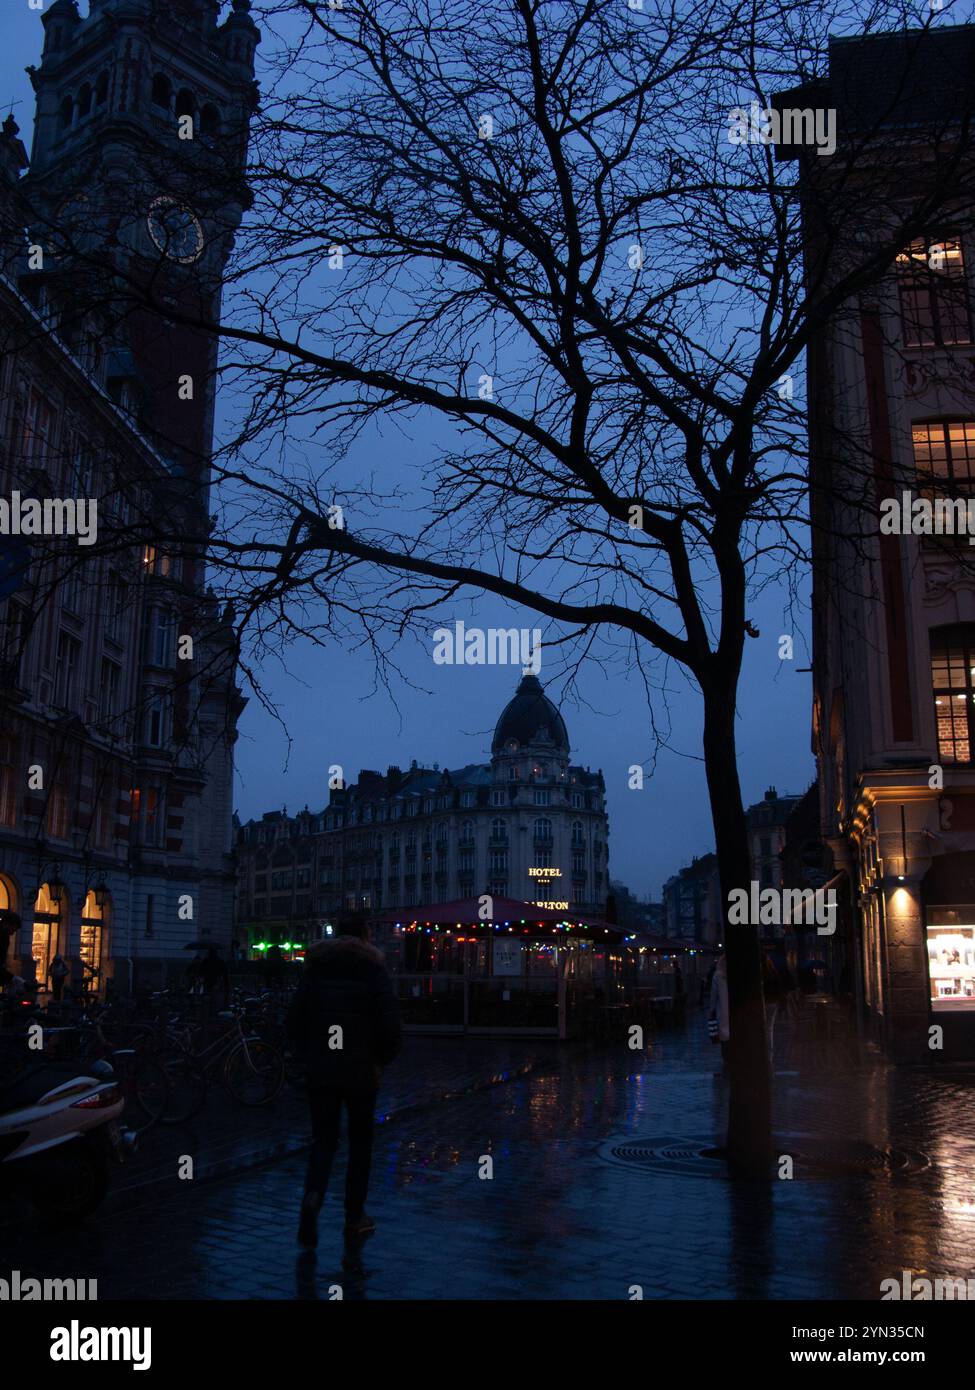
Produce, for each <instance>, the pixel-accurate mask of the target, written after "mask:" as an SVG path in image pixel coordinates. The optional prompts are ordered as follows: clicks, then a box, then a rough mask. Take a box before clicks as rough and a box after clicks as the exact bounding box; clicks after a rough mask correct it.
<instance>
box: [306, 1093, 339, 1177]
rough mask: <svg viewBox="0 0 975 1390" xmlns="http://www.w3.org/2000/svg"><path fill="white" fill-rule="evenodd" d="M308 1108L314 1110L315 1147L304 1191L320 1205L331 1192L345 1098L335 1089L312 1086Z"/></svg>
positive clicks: (312, 1123)
mask: <svg viewBox="0 0 975 1390" xmlns="http://www.w3.org/2000/svg"><path fill="white" fill-rule="evenodd" d="M308 1104H309V1106H310V1108H311V1133H312V1145H311V1152H310V1154H309V1155H308V1171H307V1175H306V1177H305V1191H306V1192H314V1193H316V1194H317V1195H318V1198H319V1201H320V1200H321V1198H322V1197H324V1196H325V1192H326V1189H327V1188H328V1179H329V1175H330V1174H331V1171H332V1163H333V1161H334V1159H335V1151H336V1149H337V1148H338V1146H339V1117H340V1115H341V1113H342V1095H341V1092H340V1091H337V1090H336V1089H335V1088H334V1087H332V1086H310V1087H309V1088H308Z"/></svg>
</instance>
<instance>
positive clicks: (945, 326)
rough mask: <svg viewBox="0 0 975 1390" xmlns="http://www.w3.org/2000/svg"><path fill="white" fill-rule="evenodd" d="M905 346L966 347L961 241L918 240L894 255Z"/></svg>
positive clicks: (951, 238) (968, 327) (965, 288)
mask: <svg viewBox="0 0 975 1390" xmlns="http://www.w3.org/2000/svg"><path fill="white" fill-rule="evenodd" d="M897 275H898V288H899V290H900V301H901V323H902V326H903V332H904V345H905V347H951V346H954V345H955V344H958V343H970V342H971V341H972V338H971V324H970V320H969V311H968V282H967V280H966V278H965V263H964V258H963V255H962V245H961V239H960V238H959V237H957V236H949V237H943V238H941V239H934V240H932V239H930V238H928V237H918V238H917V239H916V240H915V241H912V242H911V243H910V245H909V246H908V247H907V248H906V250H904V251H902V252H901V253H900V255H899V256H898V257H897Z"/></svg>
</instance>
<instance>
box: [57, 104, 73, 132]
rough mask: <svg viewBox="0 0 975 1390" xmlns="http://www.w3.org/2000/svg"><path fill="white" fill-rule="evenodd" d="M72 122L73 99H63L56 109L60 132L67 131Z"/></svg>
mask: <svg viewBox="0 0 975 1390" xmlns="http://www.w3.org/2000/svg"><path fill="white" fill-rule="evenodd" d="M73 120H74V97H64V98H63V100H62V102H61V105H60V107H59V108H58V125H59V126H60V127H61V129H62V130H67V128H68V126H69V125H70V124H71V122H72V121H73Z"/></svg>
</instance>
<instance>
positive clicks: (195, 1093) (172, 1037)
mask: <svg viewBox="0 0 975 1390" xmlns="http://www.w3.org/2000/svg"><path fill="white" fill-rule="evenodd" d="M244 1013H245V1010H244V1009H243V1008H242V1007H241V1006H237V1007H236V1008H231V1009H224V1010H222V1011H221V1012H220V1013H218V1014H217V1019H218V1020H219V1021H220V1022H225V1023H230V1024H231V1025H232V1026H231V1027H229V1028H227V1029H225V1031H224V1032H222V1033H221V1034H220V1035H219V1036H218V1037H216V1038H214V1040H213V1041H212V1042H210V1043H208V1044H206V1045H205V1046H203V1047H194V1045H193V1032H194V1030H193V1029H192V1028H191V1027H189V1026H185V1027H181V1026H180V1025H179V1024H178V1023H176V1022H172V1021H171V1022H170V1023H169V1024H168V1025H167V1026H166V1029H165V1038H166V1040H167V1047H168V1050H167V1051H166V1052H165V1053H164V1055H163V1065H164V1067H165V1070H166V1075H167V1078H168V1079H169V1083H170V1089H171V1093H172V1094H173V1095H174V1096H176V1097H178V1098H180V1102H181V1103H179V1104H177V1103H175V1102H171V1104H170V1107H169V1110H168V1113H167V1114H166V1115H165V1117H164V1121H163V1122H164V1123H165V1124H176V1123H181V1122H184V1121H186V1120H190V1119H192V1118H193V1116H194V1115H196V1114H198V1113H199V1111H200V1110H201V1109H202V1108H203V1105H204V1104H205V1102H206V1098H207V1093H208V1091H209V1086H210V1079H211V1076H212V1075H213V1074H215V1073H217V1072H218V1071H219V1072H220V1074H221V1079H222V1081H223V1084H224V1086H225V1087H226V1088H227V1090H228V1091H229V1093H230V1095H231V1096H232V1097H233V1098H234V1100H236V1101H238V1102H239V1103H240V1104H241V1105H249V1106H259V1105H268V1104H269V1103H270V1102H271V1101H272V1100H274V1098H275V1097H276V1096H277V1095H278V1093H279V1092H280V1090H281V1087H282V1085H283V1084H284V1071H285V1068H284V1059H283V1058H282V1056H281V1053H280V1052H279V1051H278V1049H277V1048H276V1047H273V1046H272V1045H271V1044H270V1043H268V1042H265V1040H264V1039H263V1038H261V1037H260V1036H259V1035H258V1034H257V1033H252V1032H246V1033H245V1031H244V1027H243V1021H242V1020H243V1017H244Z"/></svg>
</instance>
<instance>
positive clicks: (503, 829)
mask: <svg viewBox="0 0 975 1390" xmlns="http://www.w3.org/2000/svg"><path fill="white" fill-rule="evenodd" d="M507 838H508V824H507V822H506V821H505V819H504V817H503V816H496V817H495V818H494V820H493V821H492V822H491V839H492V840H507Z"/></svg>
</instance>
